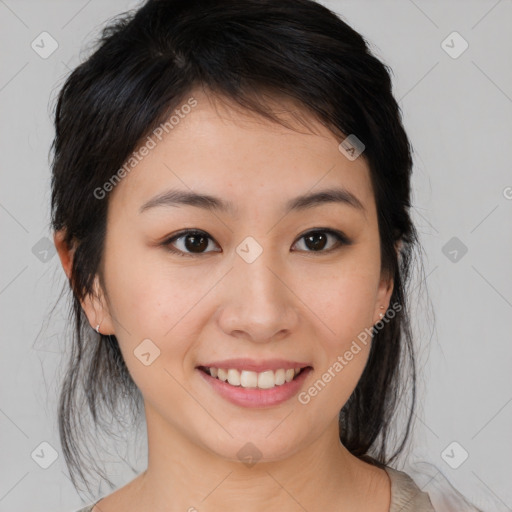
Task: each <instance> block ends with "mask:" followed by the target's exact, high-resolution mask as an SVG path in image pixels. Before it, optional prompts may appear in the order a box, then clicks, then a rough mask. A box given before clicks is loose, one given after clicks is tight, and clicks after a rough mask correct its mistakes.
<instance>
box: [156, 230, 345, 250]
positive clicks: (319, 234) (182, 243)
mask: <svg viewBox="0 0 512 512" xmlns="http://www.w3.org/2000/svg"><path fill="white" fill-rule="evenodd" d="M329 239H331V243H330V244H329ZM333 240H334V241H333ZM210 242H213V243H214V244H215V245H217V243H216V242H215V241H214V240H213V238H212V237H211V236H210V235H208V233H205V232H204V231H197V230H194V231H192V230H188V231H182V232H181V233H178V234H177V235H175V236H173V237H172V238H170V239H168V240H167V241H165V242H164V243H163V245H164V246H165V247H167V249H168V250H169V251H171V252H172V253H175V254H177V255H179V256H189V255H200V254H205V253H208V252H222V250H220V251H219V250H217V251H216V250H206V249H208V247H209V246H210ZM299 242H302V243H303V246H304V247H305V249H303V248H300V249H299V250H301V251H304V252H330V251H331V250H334V249H336V248H337V247H340V246H342V245H350V244H351V241H350V240H349V239H348V238H347V237H346V236H345V235H344V234H343V233H342V232H341V231H335V230H332V229H317V230H313V231H308V232H307V233H305V234H304V235H302V236H301V237H300V238H299V239H298V240H297V241H296V242H295V243H294V244H293V246H292V248H293V247H295V246H296V245H297V244H299ZM217 246H218V245H217Z"/></svg>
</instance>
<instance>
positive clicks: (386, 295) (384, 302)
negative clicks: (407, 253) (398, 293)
mask: <svg viewBox="0 0 512 512" xmlns="http://www.w3.org/2000/svg"><path fill="white" fill-rule="evenodd" d="M401 248H402V241H401V240H398V241H397V242H396V244H395V250H396V252H397V255H399V253H400V249H401ZM393 287H394V279H393V278H392V277H390V276H389V275H387V273H385V274H382V276H381V280H380V283H379V288H378V291H377V302H376V304H375V311H374V314H373V325H375V324H376V323H377V322H378V321H379V320H381V316H380V313H383V314H384V315H385V314H386V311H387V310H388V309H389V302H390V300H391V295H392V293H393ZM381 306H384V308H383V309H381Z"/></svg>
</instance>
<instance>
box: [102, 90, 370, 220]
mask: <svg viewBox="0 0 512 512" xmlns="http://www.w3.org/2000/svg"><path fill="white" fill-rule="evenodd" d="M191 100H192V101H191ZM186 104H188V105H193V106H190V107H189V108H182V109H181V110H180V106H178V107H177V108H176V109H175V115H174V116H173V117H172V118H170V120H171V121H172V122H168V123H167V125H166V127H163V128H160V130H159V131H158V132H156V134H155V132H153V134H150V135H149V138H147V139H145V141H143V145H142V146H140V147H139V148H138V149H137V150H136V152H138V153H139V155H138V157H139V160H138V161H137V163H136V165H135V166H134V167H133V168H132V170H130V172H129V173H127V174H126V176H125V177H124V178H123V179H122V180H121V181H120V183H119V184H118V185H117V186H116V187H115V188H114V190H113V192H111V197H110V201H111V202H112V203H113V207H114V208H115V207H116V205H117V206H119V205H122V206H123V208H130V209H131V210H133V209H134V208H137V209H140V207H141V206H142V205H143V204H145V203H147V201H148V200H150V199H151V198H152V197H154V196H155V195H157V194H159V193H163V192H165V191H166V190H168V189H181V190H183V191H189V192H190V191H197V192H207V193H208V194H210V195H214V196H219V197H224V198H226V201H228V200H229V202H230V203H231V204H232V205H233V207H235V208H236V209H237V210H238V211H239V208H243V207H244V205H249V204H251V203H252V201H255V202H257V203H259V204H261V202H265V204H268V206H269V207H270V205H271V204H277V203H288V202H289V201H288V200H289V199H290V198H292V197H296V196H299V195H303V194H305V193H306V192H308V191H309V192H314V191H316V190H319V189H323V188H328V187H333V186H340V185H341V186H343V188H345V189H346V190H348V191H350V192H352V193H353V194H354V195H355V196H357V198H358V199H359V200H360V202H361V203H362V204H363V205H365V208H366V209H368V210H370V209H371V208H370V207H371V203H372V202H373V192H372V187H371V181H370V177H369V169H368V166H367V163H366V160H365V159H364V158H363V157H362V156H361V157H359V158H357V159H356V160H353V161H351V160H349V159H348V158H347V157H346V156H344V154H342V152H340V151H339V149H338V146H339V144H340V142H341V140H343V138H342V137H337V136H336V135H334V134H333V133H332V132H331V131H330V130H328V129H327V128H326V127H324V126H323V125H321V124H320V123H319V122H318V121H316V120H315V119H314V118H313V117H312V116H311V115H309V114H308V113H307V112H305V111H300V110H299V108H298V107H297V106H296V105H295V104H293V103H292V102H290V101H285V100H282V101H276V102H274V105H273V108H274V112H276V113H277V114H278V116H279V117H280V118H283V119H284V120H285V122H287V123H289V126H291V128H288V127H286V126H282V125H280V124H278V123H275V122H272V121H270V120H267V119H264V118H263V117H261V116H259V115H257V114H255V113H253V112H249V111H244V110H242V109H241V108H240V107H239V106H238V105H234V104H233V103H232V102H229V100H225V99H220V98H218V97H215V96H211V95H209V94H208V95H207V94H205V93H204V92H203V91H200V90H195V91H193V92H191V94H190V95H189V96H187V97H186V98H185V100H184V101H183V102H182V106H183V105H186ZM298 119H299V121H298ZM150 141H151V142H150ZM144 145H146V147H150V146H151V148H150V149H149V150H146V151H142V149H141V148H142V147H143V146H144ZM143 152H144V156H143V157H141V153H143Z"/></svg>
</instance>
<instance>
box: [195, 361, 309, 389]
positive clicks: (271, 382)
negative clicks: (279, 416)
mask: <svg viewBox="0 0 512 512" xmlns="http://www.w3.org/2000/svg"><path fill="white" fill-rule="evenodd" d="M198 369H199V370H201V371H202V372H204V373H206V374H207V375H209V376H211V377H213V378H215V379H217V380H220V381H222V382H225V383H227V384H230V385H231V386H233V387H239V388H240V387H241V388H259V389H271V388H274V387H278V386H282V385H284V384H286V383H288V382H291V381H292V380H294V379H295V378H297V376H299V375H301V374H302V373H304V372H305V371H306V370H308V369H311V366H305V367H303V368H289V369H287V370H285V369H284V368H280V369H278V370H265V371H263V372H254V371H249V370H242V371H239V370H237V369H235V368H215V367H208V366H198Z"/></svg>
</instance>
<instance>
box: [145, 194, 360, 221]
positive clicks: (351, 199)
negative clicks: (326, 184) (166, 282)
mask: <svg viewBox="0 0 512 512" xmlns="http://www.w3.org/2000/svg"><path fill="white" fill-rule="evenodd" d="M327 203H341V204H345V205H347V206H351V207H352V208H355V209H357V210H360V211H361V213H362V214H363V215H366V210H365V208H364V206H363V204H362V203H361V201H360V200H359V199H358V198H357V197H356V196H355V195H354V194H353V193H352V192H350V191H349V190H347V189H345V188H329V189H324V190H320V191H318V192H315V193H307V194H304V195H301V196H298V197H295V198H293V199H290V200H289V201H287V203H286V204H285V207H284V212H285V214H288V213H289V212H292V211H302V210H306V209H308V208H312V207H315V206H320V205H322V204H327ZM179 205H189V206H195V207H197V208H203V209H206V210H210V211H213V210H217V211H222V212H229V213H232V214H233V213H235V212H236V208H235V206H234V205H233V203H231V202H229V201H225V200H223V199H221V198H219V197H215V196H211V195H208V194H198V193H197V192H191V191H186V190H175V189H171V190H167V191H166V192H163V193H161V194H158V195H157V196H155V197H153V198H151V199H150V200H149V201H147V202H145V203H144V204H143V205H142V206H141V207H140V209H139V213H143V212H145V211H146V210H149V209H151V208H156V207H159V206H179Z"/></svg>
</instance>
